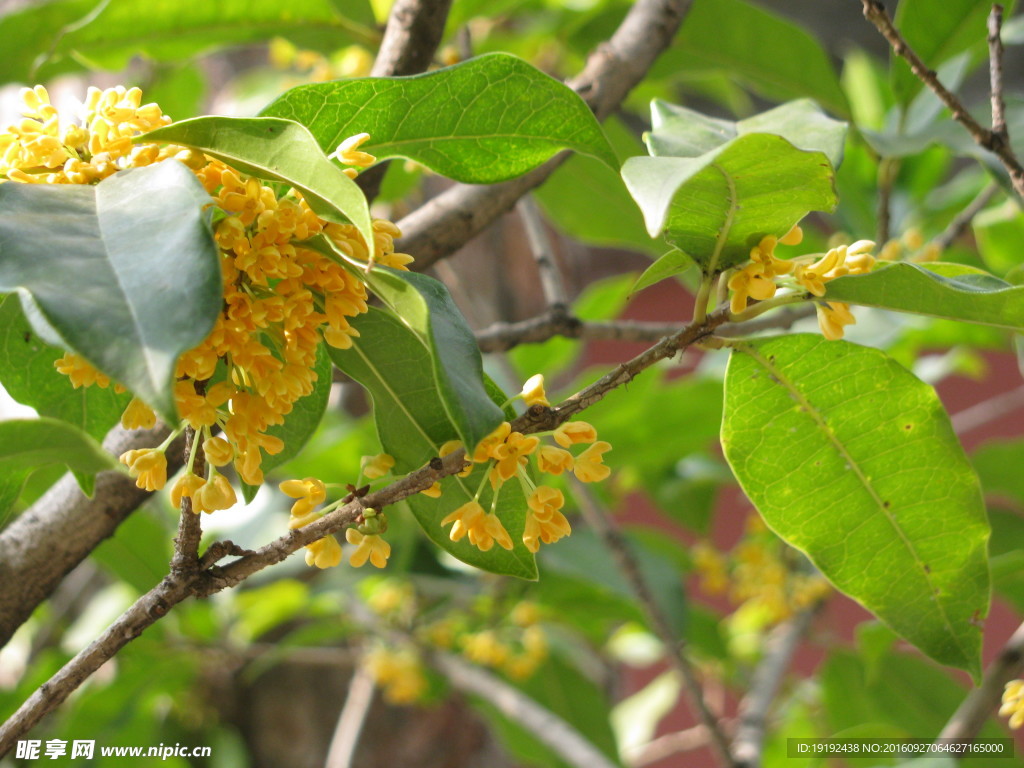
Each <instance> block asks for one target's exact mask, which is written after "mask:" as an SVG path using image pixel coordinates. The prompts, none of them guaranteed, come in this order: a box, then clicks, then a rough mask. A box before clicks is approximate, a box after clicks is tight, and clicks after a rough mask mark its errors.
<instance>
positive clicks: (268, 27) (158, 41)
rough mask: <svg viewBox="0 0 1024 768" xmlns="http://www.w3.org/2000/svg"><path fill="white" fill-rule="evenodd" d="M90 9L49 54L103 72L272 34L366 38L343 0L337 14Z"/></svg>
mask: <svg viewBox="0 0 1024 768" xmlns="http://www.w3.org/2000/svg"><path fill="white" fill-rule="evenodd" d="M93 6H94V7H95V10H94V11H93V12H92V13H90V14H89V15H88V16H86V17H84V18H83V19H82V20H81V21H79V22H78V23H76V24H73V25H71V26H69V27H68V28H67V29H65V30H64V34H63V35H61V37H60V38H59V40H58V42H57V45H56V46H55V48H54V51H53V54H52V55H54V56H65V57H73V58H76V59H82V60H85V61H86V62H88V63H89V64H90V65H92V66H95V67H100V68H104V69H123V68H124V67H125V66H127V65H128V63H129V61H130V60H131V58H132V57H133V56H136V55H140V54H141V55H145V56H148V57H149V58H151V59H157V60H175V59H179V60H180V59H185V58H188V57H191V56H195V55H197V54H202V53H209V52H211V51H214V50H216V49H219V48H224V47H225V46H229V45H240V44H242V43H254V42H260V41H266V40H270V39H271V38H273V37H280V36H283V37H290V38H292V37H298V38H299V39H302V38H304V37H308V36H309V35H311V34H317V35H331V36H332V37H333V38H334V40H335V46H337V45H339V44H340V42H341V41H344V40H352V39H353V38H356V39H361V40H368V39H372V38H373V36H374V33H373V31H372V29H370V28H368V25H372V24H373V14H372V12H371V11H370V9H369V5H368V3H367V2H365V0H350V2H347V3H346V9H345V10H346V13H345V14H342V13H339V12H338V10H337V8H336V7H335V6H334V5H333V4H332V3H331V2H330V1H329V0H289V2H287V3H281V2H279V1H278V0H217V2H212V3H211V2H205V0H148V2H147V3H146V5H145V8H144V9H143V8H140V6H139V5H138V4H137V3H135V2H132V0H108V2H105V3H100V4H97V3H93Z"/></svg>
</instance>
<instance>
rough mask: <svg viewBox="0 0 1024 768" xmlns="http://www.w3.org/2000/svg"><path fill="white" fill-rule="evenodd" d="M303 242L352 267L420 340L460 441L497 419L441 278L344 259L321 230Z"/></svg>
mask: <svg viewBox="0 0 1024 768" xmlns="http://www.w3.org/2000/svg"><path fill="white" fill-rule="evenodd" d="M307 245H308V246H309V247H312V248H315V249H317V250H318V251H320V252H321V253H325V254H326V255H328V256H329V257H332V258H334V259H338V260H340V261H341V263H342V264H344V265H345V266H346V267H347V268H349V269H356V270H358V273H359V277H360V278H361V279H363V280H365V281H366V284H367V285H368V286H369V287H370V289H371V290H372V291H373V292H374V293H375V294H376V295H377V297H378V298H380V299H381V300H382V301H383V302H384V304H385V305H386V306H387V307H388V308H389V309H390V310H391V311H392V312H394V313H395V315H397V316H398V318H399V319H400V320H401V321H402V323H403V324H404V325H405V327H406V328H407V329H409V330H410V331H411V332H412V333H413V334H414V335H415V337H416V339H417V340H418V341H419V342H420V344H422V345H423V347H424V349H425V350H426V351H427V354H428V355H429V360H430V365H431V368H432V372H433V376H434V382H435V387H436V389H437V392H438V395H439V396H440V399H441V404H442V405H443V406H444V408H445V413H446V415H447V417H448V421H449V422H450V423H451V424H452V426H454V427H455V430H456V436H457V437H458V438H459V439H460V440H461V441H462V443H463V445H467V446H475V445H476V444H477V443H479V442H480V441H481V440H483V439H484V438H485V437H487V435H489V434H490V433H491V432H492V431H493V430H494V428H495V427H496V426H497V425H498V424H500V423H501V421H502V420H503V414H502V412H501V409H500V408H499V407H498V406H497V405H496V404H495V403H494V401H493V400H492V399H491V397H490V396H489V395H488V394H487V390H486V388H485V386H484V384H483V365H482V363H481V361H480V352H479V350H478V349H477V346H476V339H475V337H474V336H473V332H472V331H471V330H470V329H469V326H468V325H466V320H465V318H463V316H462V313H461V312H459V309H458V307H456V306H455V302H454V301H452V297H451V295H450V294H449V293H448V289H447V288H446V287H445V286H444V284H443V283H441V282H439V281H438V280H435V279H434V278H432V277H428V276H427V275H421V274H420V273H418V272H406V271H402V270H397V269H391V268H390V267H383V266H380V265H378V266H376V267H374V268H373V269H372V270H370V271H369V272H366V271H365V270H363V268H362V266H355V265H353V264H351V263H349V262H348V261H346V260H345V256H344V254H343V253H341V252H340V251H338V250H337V249H336V248H335V247H334V245H333V243H332V242H331V241H330V240H329V239H328V238H326V237H324V236H322V235H321V236H318V237H316V238H313V239H312V240H311V241H309V243H307Z"/></svg>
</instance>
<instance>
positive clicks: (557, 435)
mask: <svg viewBox="0 0 1024 768" xmlns="http://www.w3.org/2000/svg"><path fill="white" fill-rule="evenodd" d="M519 396H520V397H522V398H523V400H524V401H525V402H526V404H527V405H528V406H533V405H545V406H546V405H549V403H548V401H547V397H546V395H545V393H544V379H543V377H542V376H540V375H537V376H534V377H532V378H531V379H530V380H529V381H527V383H526V386H525V387H524V388H523V391H522V393H520V395H519ZM550 434H551V437H552V438H553V439H554V441H555V442H556V443H557V444H558V447H556V446H553V445H548V444H543V443H542V440H541V438H542V437H543V434H540V435H524V434H522V433H520V432H515V431H513V430H512V425H511V424H510V423H509V422H507V421H505V422H502V423H501V424H500V425H499V426H498V427H497V428H496V429H495V430H494V431H493V432H491V434H490V435H488V436H487V437H485V438H484V439H483V440H481V441H480V443H479V444H478V445H477V446H476V448H475V449H474V450H473V451H472V453H471V454H467V458H469V459H470V460H471V461H472V462H473V463H475V464H485V465H488V470H487V472H486V474H485V475H484V478H483V479H482V480H481V483H480V487H479V488H478V489H477V492H476V495H475V496H474V498H473V500H472V501H468V502H466V503H465V504H463V505H462V506H460V507H459V508H458V509H456V510H455V511H454V512H452V513H451V514H450V515H448V516H447V517H445V518H444V519H443V520H441V525H443V526H445V525H451V526H452V528H451V531H450V532H449V538H450V539H451V540H452V541H460V540H461V539H463V538H468V540H469V543H470V544H472V545H473V546H475V547H476V548H477V549H479V550H481V551H482V552H487V551H488V550H490V549H491V548H492V547H493V546H494V544H495V543H497V544H498V546H500V547H503V548H504V549H512V547H513V543H512V537H511V536H510V535H509V533H508V531H507V530H506V528H505V525H504V524H503V523H502V521H501V520H500V519H499V517H498V515H497V514H496V512H495V509H496V508H497V504H498V498H499V494H500V493H501V488H502V486H503V485H504V484H505V483H506V482H508V481H510V480H513V479H516V480H517V481H518V482H519V483H520V485H521V486H522V488H523V491H524V493H525V494H526V497H527V499H526V505H527V508H528V511H527V515H526V525H525V528H524V530H523V534H522V541H523V544H524V545H525V546H526V548H527V549H528V550H530V551H531V552H537V551H538V550H539V549H540V545H541V542H543V543H545V544H553V543H554V542H556V541H558V540H559V539H560V538H562V537H564V536H568V535H569V534H570V533H571V532H572V528H571V527H570V525H569V522H568V520H566V518H565V515H564V514H562V511H561V510H562V507H563V506H564V504H565V497H564V496H563V495H562V492H561V491H560V490H558V489H557V488H554V487H552V486H548V485H536V484H535V483H534V482H533V479H532V478H531V476H530V473H529V472H528V471H527V465H528V464H529V461H530V457H531V456H535V457H536V467H537V469H538V470H539V471H540V472H543V473H546V474H550V475H561V474H562V473H564V472H572V473H573V474H574V475H575V476H576V479H578V480H580V481H581V482H584V483H593V482H598V481H600V480H604V479H605V478H606V477H608V475H609V474H610V473H611V469H610V468H609V467H608V466H607V465H605V464H604V454H605V453H606V452H608V451H609V450H611V447H612V446H611V444H610V443H607V442H605V441H604V440H598V439H597V430H595V429H594V427H593V426H591V425H590V424H588V423H587V422H585V421H571V422H565V423H564V424H562V425H561V426H560V427H558V428H557V429H555V430H554V431H553V432H551V433H550ZM577 445H586V446H587V447H586V448H584V449H583V450H582V451H580V452H579V453H578V454H575V455H574V454H573V453H572V452H571V451H570V450H569V449H570V448H572V447H573V446H577ZM460 448H462V444H461V443H459V442H458V441H451V442H449V443H446V444H445V445H444V446H442V447H441V452H440V453H441V456H446V455H448V454H449V453H451V452H453V451H456V450H458V449H460ZM471 471H472V466H467V467H466V469H465V470H463V476H465V475H468V474H469V473H470V472H471ZM488 482H489V483H490V486H491V490H492V491H493V495H492V500H491V509H490V511H487V510H485V509H484V508H483V506H482V505H481V504H480V501H479V499H480V495H481V493H482V492H483V489H484V483H488Z"/></svg>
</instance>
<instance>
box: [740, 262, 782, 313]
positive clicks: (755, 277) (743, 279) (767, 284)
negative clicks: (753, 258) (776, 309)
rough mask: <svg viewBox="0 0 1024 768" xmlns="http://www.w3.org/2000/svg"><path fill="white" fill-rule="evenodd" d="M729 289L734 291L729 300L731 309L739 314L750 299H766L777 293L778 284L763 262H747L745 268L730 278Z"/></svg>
mask: <svg viewBox="0 0 1024 768" xmlns="http://www.w3.org/2000/svg"><path fill="white" fill-rule="evenodd" d="M728 286H729V290H730V291H732V292H733V294H732V298H731V299H730V302H729V310H730V311H731V312H732V313H733V314H739V313H740V312H742V311H743V310H745V309H746V308H747V300H748V299H757V300H758V301H764V300H765V299H770V298H771V297H772V296H774V295H775V291H776V290H777V288H778V286H776V285H775V281H774V280H772V274H771V273H770V272H769V273H766V272H765V268H764V265H762V264H757V263H755V264H747V266H745V267H744V268H743V269H741V270H740V271H739V272H737V273H736V274H734V275H733V276H732V277H730V278H729V283H728Z"/></svg>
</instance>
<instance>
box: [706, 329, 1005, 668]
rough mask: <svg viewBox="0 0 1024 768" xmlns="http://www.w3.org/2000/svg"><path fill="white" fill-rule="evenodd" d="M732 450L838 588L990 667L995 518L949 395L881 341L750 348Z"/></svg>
mask: <svg viewBox="0 0 1024 768" xmlns="http://www.w3.org/2000/svg"><path fill="white" fill-rule="evenodd" d="M725 387H726V397H725V415H724V418H723V421H722V445H723V448H724V450H725V455H726V458H727V459H728V461H729V464H730V465H731V466H732V468H733V471H734V472H735V473H736V476H737V478H738V479H739V481H740V484H741V486H742V487H743V489H744V491H745V492H746V494H747V496H748V497H749V498H750V499H751V501H753V502H754V504H755V506H756V507H757V508H758V510H759V511H760V513H761V514H762V516H763V517H764V518H765V520H766V522H767V523H768V525H769V526H770V527H771V528H772V529H773V530H774V531H775V532H776V533H778V534H779V535H780V536H782V538H783V539H785V540H786V541H787V542H789V543H790V544H791V545H793V546H794V547H796V548H797V549H799V550H801V551H802V552H804V553H805V554H807V556H808V557H809V558H810V559H811V560H812V561H813V562H814V563H815V565H817V566H818V568H819V569H820V570H821V571H822V573H824V574H825V576H826V577H828V579H829V580H830V581H832V583H833V584H835V585H836V587H837V588H839V589H840V590H842V591H843V592H845V593H846V594H848V595H850V596H851V597H853V598H855V599H856V600H858V601H859V602H861V603H862V604H863V605H864V606H865V607H867V608H868V609H869V610H871V611H872V612H874V613H875V615H877V616H878V617H879V618H880V619H882V620H883V621H885V622H886V623H887V624H888V625H889V626H890V627H892V628H893V629H894V630H895V631H896V632H897V633H899V634H900V635H902V636H903V637H904V638H906V639H907V640H909V641H910V642H912V643H913V644H915V645H916V646H917V647H919V648H920V649H921V650H923V651H924V652H925V653H927V654H928V655H930V656H932V657H933V658H935V659H936V660H937V661H941V662H942V663H944V664H950V665H952V666H957V667H961V668H963V669H967V670H968V671H970V672H971V673H972V674H973V675H975V676H976V675H978V673H979V672H980V650H981V632H980V622H981V619H983V618H984V617H985V615H986V614H987V612H988V599H989V594H988V592H989V577H988V566H987V544H988V537H989V526H988V522H987V519H986V516H985V507H984V503H983V501H982V498H981V492H980V486H979V483H978V478H977V475H975V473H974V471H973V469H972V468H971V465H970V463H969V462H968V461H967V457H966V456H965V455H964V453H963V449H962V448H961V447H960V443H959V441H958V440H957V438H956V435H955V434H954V433H953V430H952V427H951V426H950V423H949V417H948V416H947V415H946V413H945V411H944V410H943V408H942V404H941V403H940V401H939V399H938V397H937V396H936V394H935V391H934V390H933V389H932V388H931V387H929V386H928V385H926V384H924V383H923V382H921V381H919V380H918V379H917V378H915V377H914V376H913V375H912V374H910V373H909V372H908V371H907V370H906V369H904V368H902V367H901V366H900V365H899V364H897V363H895V362H894V361H892V360H891V359H889V358H887V357H886V356H885V355H884V354H883V353H881V352H879V351H878V350H874V349H867V348H864V347H859V346H856V345H854V344H849V343H847V342H842V341H826V340H824V339H822V338H820V337H817V336H810V335H802V334H801V335H795V336H785V337H782V338H776V339H768V340H765V341H757V342H751V343H745V344H743V345H742V346H739V347H737V348H736V349H735V351H734V352H733V354H732V356H731V358H730V361H729V367H728V371H727V373H726V383H725Z"/></svg>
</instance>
